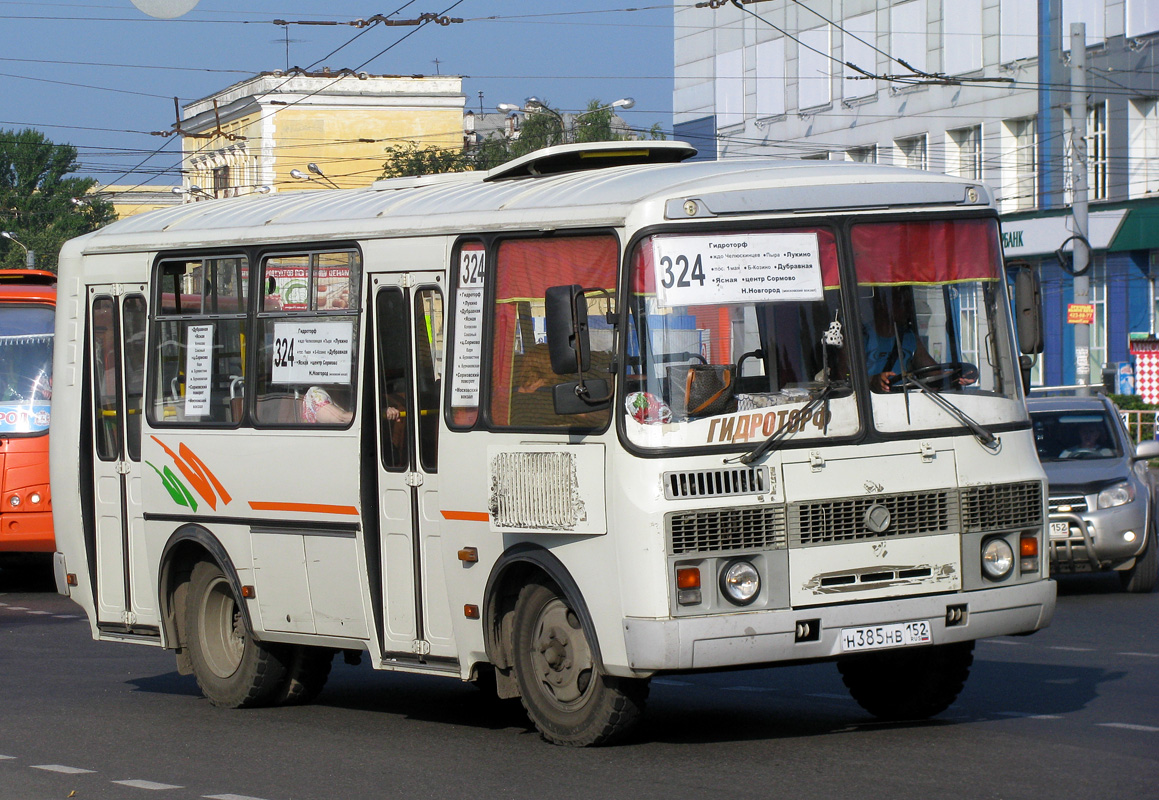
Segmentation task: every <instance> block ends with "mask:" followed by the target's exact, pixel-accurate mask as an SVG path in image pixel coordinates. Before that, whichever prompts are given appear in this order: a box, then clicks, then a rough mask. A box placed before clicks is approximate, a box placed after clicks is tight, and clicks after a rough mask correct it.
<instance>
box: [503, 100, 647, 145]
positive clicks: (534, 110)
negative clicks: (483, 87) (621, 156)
mask: <svg viewBox="0 0 1159 800" xmlns="http://www.w3.org/2000/svg"><path fill="white" fill-rule="evenodd" d="M634 105H636V101H635V99H633V98H631V97H622V98H620V99H619V100H613V101H612V102H611V103H608V104H607V105H603V106H598V107H596V108H589V109H588V110H587V111H581V112H579V113H578V114H568V115H567V116H568V117H570V119H571V124H568V120H566V119H565V118H564V115H563V114H561V113H560V112H558V111H556V110H555V109H554V108H552V107H551V106H549V105H547V103H545V102H543V101H542V100H540V99H539V98H538V97H529V98H527V99H526V100H524V101H523V105H521V106H518V105H515V104H514V103H500V104H499V105H497V106H496V107H495V108H496V110H498V111H500V112H502V113H504V114H511V113H516V112H518V113H522V114H544V113H546V114H550V115H551V116H552V117H554V118H555V120H556V123H557V124H558V125H559V140H560V143H561V144H567V142H568V140H569V139H570V138H571V137H572V134H574V132H575V123H576V120H578V119H580V118H581V117H586V116H587V115H588V114H594V113H595V112H597V111H606V110H608V109H615V108H631V107H632V106H634Z"/></svg>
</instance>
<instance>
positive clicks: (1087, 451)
mask: <svg viewBox="0 0 1159 800" xmlns="http://www.w3.org/2000/svg"><path fill="white" fill-rule="evenodd" d="M1098 455H1100V453H1099V448H1097V447H1076V448H1074V449H1073V450H1071V451H1070V452H1069V453H1067V455H1066V457H1067V458H1094V457H1096V456H1098Z"/></svg>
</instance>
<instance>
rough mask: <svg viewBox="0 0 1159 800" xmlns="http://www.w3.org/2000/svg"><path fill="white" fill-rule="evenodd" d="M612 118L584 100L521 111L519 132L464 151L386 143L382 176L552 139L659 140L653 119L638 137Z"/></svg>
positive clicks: (446, 166)
mask: <svg viewBox="0 0 1159 800" xmlns="http://www.w3.org/2000/svg"><path fill="white" fill-rule="evenodd" d="M615 122H616V113H615V109H614V108H612V107H611V106H609V105H608V104H607V103H604V102H603V101H601V100H591V101H589V102H588V106H587V109H586V110H584V111H582V112H580V113H578V114H569V113H564V112H560V111H558V110H556V109H553V108H551V107H550V106H546V105H545V106H544V107H543V109H542V110H538V111H529V112H528V113H527V114H526V116H525V117H524V118H523V123H522V125H520V127H519V135H518V136H517V137H515V138H513V139H508V138H507V137H505V136H503V135H501V134H493V135H491V136H488V137H487V138H485V139H483V140H482V141H481V142H479V143H478V144H476V145H474V146H473V147H471V148H470V149H468V150H466V151H460V150H447V149H443V148H438V147H433V146H427V147H420V146H419V145H418V144H417V143H415V142H409V143H407V144H404V145H397V146H395V147H391V148H388V149H387V151H386V152H387V159H386V163H385V164H384V165H383V173H382V177H384V178H395V177H402V176H408V175H432V174H436V173H441V172H464V171H467V170H488V169H492V168H493V167H497V166H499V165H500V164H504V163H506V162H508V161H511V160H512V159H515V158H519V157H520V156H525V155H527V154H528V153H533V152H535V151H536V150H542V149H543V148H545V147H553V146H555V145H558V144H571V143H577V142H578V143H583V142H617V141H625V140H629V139H639V138H647V139H664V134H663V133H662V132H661V130H660V125H659V124H658V123H657V124H656V125H653V126H652V128H651V130H650V131H649V132H648V134H647V135H645V136H640V135H637V134H635V133H633V132H632V131H631V130H629V129H627V128H624V127H622V126H621V127H617V126H616V125H615V124H614V123H615Z"/></svg>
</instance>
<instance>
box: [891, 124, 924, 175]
mask: <svg viewBox="0 0 1159 800" xmlns="http://www.w3.org/2000/svg"><path fill="white" fill-rule="evenodd" d="M893 145H894V147H896V148H897V161H896V163H897V164H898V165H899V166H903V167H909V168H910V169H926V168H927V167H928V166H929V162H928V158H927V153H926V135H925V134H924V133H923V134H922V135H921V136H911V137H909V138H906V139H894V142H893Z"/></svg>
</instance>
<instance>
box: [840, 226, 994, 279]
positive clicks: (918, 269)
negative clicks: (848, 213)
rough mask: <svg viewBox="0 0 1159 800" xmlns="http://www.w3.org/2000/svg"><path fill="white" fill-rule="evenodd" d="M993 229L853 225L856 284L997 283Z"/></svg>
mask: <svg viewBox="0 0 1159 800" xmlns="http://www.w3.org/2000/svg"><path fill="white" fill-rule="evenodd" d="M996 224H997V223H995V222H994V221H993V220H989V219H959V220H926V221H915V222H875V223H870V224H863V225H854V226H853V264H854V266H855V267H856V269H857V282H858V283H859V284H872V285H876V286H888V285H894V284H914V283H951V282H964V281H992V280H997V277H998V275H997V267H998V264H999V255H998V232H997V228H996Z"/></svg>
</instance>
